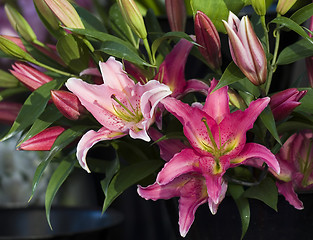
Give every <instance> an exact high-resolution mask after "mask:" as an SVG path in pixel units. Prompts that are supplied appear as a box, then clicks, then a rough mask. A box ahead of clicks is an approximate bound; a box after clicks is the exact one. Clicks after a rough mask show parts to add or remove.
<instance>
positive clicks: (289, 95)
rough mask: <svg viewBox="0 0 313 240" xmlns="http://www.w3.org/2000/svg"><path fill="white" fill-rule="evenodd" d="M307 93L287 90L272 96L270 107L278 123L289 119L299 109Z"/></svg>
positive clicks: (291, 89) (292, 89)
mask: <svg viewBox="0 0 313 240" xmlns="http://www.w3.org/2000/svg"><path fill="white" fill-rule="evenodd" d="M306 93H307V91H305V90H304V91H298V89H296V88H290V89H286V90H284V91H281V92H278V93H276V94H274V95H273V96H271V102H270V107H271V109H272V112H273V115H274V118H275V120H276V121H279V120H283V119H285V118H286V117H288V116H289V115H290V114H291V112H292V111H293V110H294V109H295V108H296V107H298V106H299V105H300V104H301V103H300V102H299V101H300V100H301V99H302V98H303V97H304V96H305V94H306Z"/></svg>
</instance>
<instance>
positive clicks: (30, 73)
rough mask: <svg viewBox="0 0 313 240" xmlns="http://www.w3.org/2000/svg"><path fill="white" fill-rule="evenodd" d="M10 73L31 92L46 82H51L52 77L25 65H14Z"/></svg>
mask: <svg viewBox="0 0 313 240" xmlns="http://www.w3.org/2000/svg"><path fill="white" fill-rule="evenodd" d="M12 68H13V70H10V72H11V73H12V74H13V75H14V76H15V77H16V78H17V79H18V80H19V81H20V82H22V83H23V84H24V85H25V86H26V87H27V88H29V89H30V90H31V91H34V90H35V89H37V88H39V87H40V86H42V85H44V84H45V83H47V82H50V81H52V77H49V76H47V75H46V74H44V73H42V72H40V71H38V70H37V69H35V68H33V67H31V66H30V65H28V64H26V63H18V62H17V63H15V65H14V64H13V65H12Z"/></svg>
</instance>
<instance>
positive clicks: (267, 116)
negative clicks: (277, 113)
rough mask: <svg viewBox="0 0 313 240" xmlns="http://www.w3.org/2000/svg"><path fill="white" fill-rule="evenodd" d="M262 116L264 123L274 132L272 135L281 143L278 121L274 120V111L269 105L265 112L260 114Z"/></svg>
mask: <svg viewBox="0 0 313 240" xmlns="http://www.w3.org/2000/svg"><path fill="white" fill-rule="evenodd" d="M260 118H261V120H262V122H263V124H264V126H265V127H266V128H267V129H268V131H269V132H270V133H271V134H272V136H273V137H274V138H275V140H276V141H277V142H278V143H280V144H281V141H280V138H279V135H278V132H277V128H276V123H275V120H274V116H273V113H272V111H271V109H270V107H269V106H267V107H266V108H265V109H264V110H263V112H262V113H261V114H260Z"/></svg>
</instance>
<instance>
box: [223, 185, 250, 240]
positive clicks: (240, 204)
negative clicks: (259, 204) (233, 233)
mask: <svg viewBox="0 0 313 240" xmlns="http://www.w3.org/2000/svg"><path fill="white" fill-rule="evenodd" d="M228 192H229V193H230V195H231V196H232V198H233V199H234V200H235V202H236V205H237V208H238V210H239V214H240V218H241V227H242V233H241V239H243V237H244V236H245V234H246V232H247V230H248V227H249V223H250V207H249V202H248V199H246V198H245V197H243V196H242V195H243V193H244V189H243V187H242V186H240V185H235V184H229V185H228Z"/></svg>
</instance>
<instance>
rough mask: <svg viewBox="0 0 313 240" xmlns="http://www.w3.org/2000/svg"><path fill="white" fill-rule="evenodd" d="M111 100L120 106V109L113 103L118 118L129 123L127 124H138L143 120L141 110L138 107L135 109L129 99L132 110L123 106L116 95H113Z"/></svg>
mask: <svg viewBox="0 0 313 240" xmlns="http://www.w3.org/2000/svg"><path fill="white" fill-rule="evenodd" d="M111 98H112V99H113V100H114V101H115V102H116V103H117V104H118V106H119V107H116V106H115V105H114V104H113V103H112V106H113V109H114V111H115V113H116V116H118V117H119V118H121V119H123V120H125V121H127V122H135V123H138V122H140V121H141V120H142V118H143V116H142V113H141V109H140V107H139V105H138V106H136V108H134V107H133V105H132V104H131V102H130V101H129V99H127V101H128V103H129V105H130V107H131V109H129V108H128V107H127V106H126V105H125V104H123V103H122V102H121V101H120V100H118V99H117V97H116V96H115V94H112V95H111Z"/></svg>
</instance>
